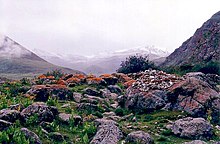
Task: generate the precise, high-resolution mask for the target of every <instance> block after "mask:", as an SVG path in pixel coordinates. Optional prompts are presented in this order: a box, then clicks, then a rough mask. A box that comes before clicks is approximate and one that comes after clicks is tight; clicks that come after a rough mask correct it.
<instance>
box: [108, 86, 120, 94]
mask: <svg viewBox="0 0 220 144" xmlns="http://www.w3.org/2000/svg"><path fill="white" fill-rule="evenodd" d="M107 88H108V90H109V91H110V92H111V93H116V94H118V95H120V94H121V93H122V89H121V88H120V87H119V86H117V85H109V86H108V87H107Z"/></svg>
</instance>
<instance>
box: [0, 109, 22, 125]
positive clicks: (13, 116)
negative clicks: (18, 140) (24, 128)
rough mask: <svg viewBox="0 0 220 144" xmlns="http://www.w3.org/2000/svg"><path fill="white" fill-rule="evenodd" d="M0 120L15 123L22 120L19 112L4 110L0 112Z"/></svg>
mask: <svg viewBox="0 0 220 144" xmlns="http://www.w3.org/2000/svg"><path fill="white" fill-rule="evenodd" d="M0 119H2V120H5V121H9V122H12V123H13V122H15V121H16V120H18V119H20V112H19V111H17V110H10V109H3V110H1V111H0Z"/></svg>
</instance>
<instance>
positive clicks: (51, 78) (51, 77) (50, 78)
mask: <svg viewBox="0 0 220 144" xmlns="http://www.w3.org/2000/svg"><path fill="white" fill-rule="evenodd" d="M47 79H49V80H54V79H55V77H54V76H47Z"/></svg>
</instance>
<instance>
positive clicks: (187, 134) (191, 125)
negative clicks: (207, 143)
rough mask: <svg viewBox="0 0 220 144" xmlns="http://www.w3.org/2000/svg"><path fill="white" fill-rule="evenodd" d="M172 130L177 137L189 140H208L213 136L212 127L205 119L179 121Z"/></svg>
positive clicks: (173, 125)
mask: <svg viewBox="0 0 220 144" xmlns="http://www.w3.org/2000/svg"><path fill="white" fill-rule="evenodd" d="M170 128H171V130H172V132H173V133H174V134H175V135H177V136H180V137H184V138H189V139H195V140H207V139H210V138H211V137H212V136H213V132H212V130H213V129H212V126H211V124H210V123H209V122H208V121H206V120H205V119H204V118H191V117H187V118H183V119H179V120H177V121H175V122H174V123H173V124H172V126H171V127H170Z"/></svg>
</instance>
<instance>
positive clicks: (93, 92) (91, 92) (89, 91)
mask: <svg viewBox="0 0 220 144" xmlns="http://www.w3.org/2000/svg"><path fill="white" fill-rule="evenodd" d="M83 94H88V95H92V96H99V95H100V93H99V92H98V91H97V90H96V89H94V88H89V87H88V88H86V89H84V90H83Z"/></svg>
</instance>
